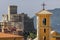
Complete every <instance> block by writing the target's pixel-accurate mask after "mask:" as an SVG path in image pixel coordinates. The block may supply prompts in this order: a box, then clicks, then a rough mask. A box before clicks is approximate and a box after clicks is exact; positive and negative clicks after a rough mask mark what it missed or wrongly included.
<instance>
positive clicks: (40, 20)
mask: <svg viewBox="0 0 60 40" xmlns="http://www.w3.org/2000/svg"><path fill="white" fill-rule="evenodd" d="M44 6H45V4H43V10H42V11H40V12H38V13H37V14H36V15H37V40H50V32H51V25H50V16H51V15H52V13H50V12H49V11H47V10H45V8H44Z"/></svg>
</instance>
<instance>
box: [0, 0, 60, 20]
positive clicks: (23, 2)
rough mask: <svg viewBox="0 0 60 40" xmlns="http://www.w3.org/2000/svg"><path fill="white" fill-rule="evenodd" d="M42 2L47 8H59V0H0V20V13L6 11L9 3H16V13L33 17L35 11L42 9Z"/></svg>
mask: <svg viewBox="0 0 60 40" xmlns="http://www.w3.org/2000/svg"><path fill="white" fill-rule="evenodd" d="M43 2H44V3H45V4H46V6H45V8H46V9H47V10H48V9H49V10H52V9H54V8H60V0H0V20H1V18H2V14H7V13H8V6H9V5H17V6H18V13H25V14H28V15H29V16H30V17H33V16H34V15H35V13H37V12H38V11H40V10H42V4H43Z"/></svg>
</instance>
